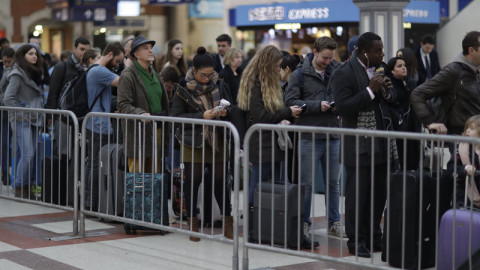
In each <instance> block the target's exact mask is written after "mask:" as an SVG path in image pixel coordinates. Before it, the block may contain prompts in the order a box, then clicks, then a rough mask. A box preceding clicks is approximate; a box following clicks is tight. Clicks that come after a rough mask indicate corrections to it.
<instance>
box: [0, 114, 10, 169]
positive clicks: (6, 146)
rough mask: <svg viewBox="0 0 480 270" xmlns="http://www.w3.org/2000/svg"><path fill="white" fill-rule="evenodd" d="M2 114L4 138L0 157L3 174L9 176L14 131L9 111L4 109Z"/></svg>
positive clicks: (2, 138) (2, 136)
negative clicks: (11, 138) (11, 139)
mask: <svg viewBox="0 0 480 270" xmlns="http://www.w3.org/2000/svg"><path fill="white" fill-rule="evenodd" d="M0 113H1V114H2V116H1V122H2V124H1V126H0V129H2V134H1V137H0V139H1V140H2V143H1V146H2V154H1V155H2V156H1V157H0V158H1V159H2V163H1V164H2V175H3V177H7V175H8V166H9V164H10V162H9V160H8V159H9V158H11V157H12V153H11V152H10V138H9V137H10V136H12V133H11V131H10V125H9V122H8V112H7V111H2V112H0Z"/></svg>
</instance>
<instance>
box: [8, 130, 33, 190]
mask: <svg viewBox="0 0 480 270" xmlns="http://www.w3.org/2000/svg"><path fill="white" fill-rule="evenodd" d="M11 125H12V130H13V135H14V136H15V140H16V149H15V151H16V155H17V164H16V166H15V187H20V186H24V185H28V184H35V175H36V174H35V173H34V168H35V148H36V146H37V145H36V144H35V142H36V141H37V138H36V136H35V133H34V130H35V129H34V128H33V127H32V126H31V125H30V123H29V122H27V121H23V122H21V121H16V122H11Z"/></svg>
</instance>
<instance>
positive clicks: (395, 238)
mask: <svg viewBox="0 0 480 270" xmlns="http://www.w3.org/2000/svg"><path fill="white" fill-rule="evenodd" d="M420 172H422V173H423V174H424V175H423V182H422V183H421V182H420ZM403 177H404V174H403V171H400V172H394V173H392V174H391V177H390V200H389V201H387V210H386V211H385V222H384V233H383V239H382V241H383V247H384V248H383V250H382V261H387V262H388V263H389V264H390V266H393V267H399V268H400V267H402V266H403V267H404V268H406V269H412V268H418V251H419V248H420V249H421V251H422V254H421V256H422V260H421V268H428V267H433V266H434V265H435V247H436V245H435V231H436V202H435V200H436V196H435V195H436V194H435V192H436V181H437V180H436V177H435V175H433V177H432V175H431V174H430V172H423V171H420V170H409V171H407V172H406V175H405V190H404V189H403V186H404V181H403ZM420 184H423V205H422V209H421V210H422V211H421V213H419V207H420ZM404 199H405V201H404ZM404 203H405V209H404V208H403V204H404ZM403 211H405V228H403ZM420 215H421V217H422V235H419V223H420ZM403 230H405V235H404V234H403ZM387 238H388V239H387ZM387 241H388V243H387ZM402 241H405V243H404V245H402V244H403V242H402ZM387 254H388V258H387ZM402 254H403V256H404V260H403V263H402Z"/></svg>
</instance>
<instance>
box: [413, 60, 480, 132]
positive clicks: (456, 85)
mask: <svg viewBox="0 0 480 270" xmlns="http://www.w3.org/2000/svg"><path fill="white" fill-rule="evenodd" d="M479 93H480V83H479V82H478V81H477V74H475V72H474V71H473V70H472V69H471V68H469V67H468V66H467V65H466V64H464V63H460V62H452V63H450V64H448V65H447V66H445V67H444V68H443V69H442V70H440V72H438V73H437V75H435V76H434V77H433V78H432V79H431V80H429V81H427V82H425V83H424V84H422V85H419V86H418V87H417V88H415V90H413V92H412V94H411V95H410V100H411V102H412V106H413V108H414V110H415V112H416V114H417V116H418V118H419V120H420V121H421V122H422V123H423V124H424V125H425V126H427V125H429V124H431V123H438V122H439V121H438V119H435V117H434V115H433V114H432V112H431V111H430V108H429V107H428V105H427V100H429V99H431V98H433V97H441V100H442V104H443V105H442V106H443V110H444V112H445V114H446V120H445V122H444V124H445V126H446V127H447V129H448V134H457V135H460V134H462V132H463V128H464V125H465V122H466V121H467V120H468V118H470V117H471V116H473V115H477V114H480V94H479Z"/></svg>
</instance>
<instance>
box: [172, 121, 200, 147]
mask: <svg viewBox="0 0 480 270" xmlns="http://www.w3.org/2000/svg"><path fill="white" fill-rule="evenodd" d="M182 131H183V134H182ZM194 131H195V132H194ZM175 138H177V140H178V142H179V143H180V144H183V145H185V146H188V147H192V148H202V147H203V143H204V141H205V139H204V138H203V126H201V125H194V128H183V129H182V127H181V126H180V127H177V128H176V129H175Z"/></svg>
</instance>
